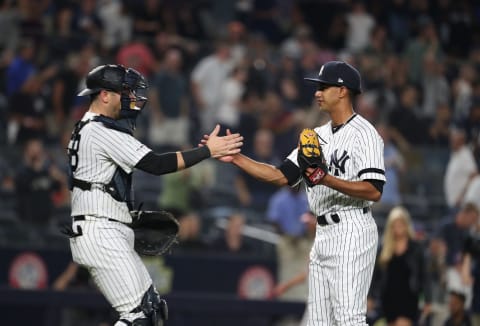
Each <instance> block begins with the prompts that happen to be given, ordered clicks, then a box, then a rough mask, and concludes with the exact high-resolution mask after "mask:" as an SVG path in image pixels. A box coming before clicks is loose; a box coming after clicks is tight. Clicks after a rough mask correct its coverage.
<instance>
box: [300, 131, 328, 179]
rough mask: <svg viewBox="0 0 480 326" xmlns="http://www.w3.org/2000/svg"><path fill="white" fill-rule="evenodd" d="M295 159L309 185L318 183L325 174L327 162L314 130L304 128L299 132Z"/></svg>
mask: <svg viewBox="0 0 480 326" xmlns="http://www.w3.org/2000/svg"><path fill="white" fill-rule="evenodd" d="M297 161H298V165H299V166H300V171H301V173H302V177H303V179H304V180H305V183H306V184H307V186H309V187H313V186H316V185H318V184H319V183H320V181H321V180H322V179H323V178H324V177H325V175H327V173H328V167H327V163H326V161H325V157H324V156H323V151H322V147H321V146H320V142H319V141H318V135H317V133H316V132H315V130H313V129H309V128H305V129H303V131H302V132H301V133H300V139H299V141H298V157H297ZM307 170H308V171H307ZM312 170H313V171H312ZM310 172H311V173H310Z"/></svg>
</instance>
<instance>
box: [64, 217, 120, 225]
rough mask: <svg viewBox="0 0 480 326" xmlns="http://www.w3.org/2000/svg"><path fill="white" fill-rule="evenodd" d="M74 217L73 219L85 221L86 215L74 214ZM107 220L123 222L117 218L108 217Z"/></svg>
mask: <svg viewBox="0 0 480 326" xmlns="http://www.w3.org/2000/svg"><path fill="white" fill-rule="evenodd" d="M72 219H73V221H74V222H77V221H85V220H86V218H85V215H75V216H72ZM107 221H111V222H118V223H123V222H120V221H119V220H116V219H114V218H107Z"/></svg>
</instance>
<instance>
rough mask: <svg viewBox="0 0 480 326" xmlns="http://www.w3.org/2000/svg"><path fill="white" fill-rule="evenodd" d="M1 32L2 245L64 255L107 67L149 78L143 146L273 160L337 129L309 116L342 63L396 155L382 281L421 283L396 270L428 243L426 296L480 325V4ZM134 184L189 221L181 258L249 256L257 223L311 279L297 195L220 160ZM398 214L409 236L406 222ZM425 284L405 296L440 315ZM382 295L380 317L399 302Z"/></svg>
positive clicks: (18, 8) (199, 6) (33, 12)
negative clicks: (72, 150)
mask: <svg viewBox="0 0 480 326" xmlns="http://www.w3.org/2000/svg"><path fill="white" fill-rule="evenodd" d="M0 30H1V31H2V33H1V34H0V148H1V155H0V193H1V196H0V197H1V199H0V208H1V213H0V215H1V218H0V220H1V221H2V226H1V228H0V234H1V235H2V237H0V238H1V239H2V240H1V241H2V245H6V246H8V245H18V244H19V243H24V241H30V240H31V241H34V242H32V243H34V244H37V245H38V244H41V243H44V244H52V243H59V244H60V245H65V242H62V240H58V241H57V242H55V241H53V239H56V238H55V235H56V234H57V233H58V232H57V230H56V227H57V226H58V224H59V223H61V222H65V221H68V218H69V191H68V184H67V179H68V178H67V162H66V159H67V158H66V155H65V150H64V149H65V147H66V144H67V142H68V140H69V137H70V133H71V130H72V126H73V124H74V123H75V122H76V121H77V120H78V119H79V118H80V117H81V116H82V115H83V113H84V112H85V110H86V109H87V106H88V103H87V102H85V99H84V98H80V97H77V96H76V94H77V92H78V91H79V90H80V89H82V88H83V87H84V82H85V75H86V74H87V73H88V71H90V70H91V69H92V68H93V67H95V66H97V65H99V64H105V63H120V64H123V65H125V66H128V67H132V68H135V69H137V70H138V71H140V72H141V73H142V74H144V75H145V76H146V77H147V79H148V81H149V84H150V89H149V102H148V105H147V108H146V109H145V110H144V112H143V113H142V115H141V116H140V117H139V119H138V121H137V129H136V135H137V137H139V138H140V139H141V140H142V141H144V142H145V143H146V144H148V145H149V146H151V148H153V149H155V150H158V151H171V150H177V149H183V148H189V147H192V146H196V145H197V144H198V142H199V140H200V139H201V137H202V135H203V134H204V133H205V132H206V131H209V130H211V129H212V127H213V126H214V124H216V123H220V124H221V126H222V132H225V131H226V129H227V128H228V129H231V130H233V131H237V132H240V133H241V134H242V135H243V136H244V137H245V144H244V147H243V148H242V151H243V152H245V153H246V154H247V155H249V156H250V157H252V158H254V159H257V160H260V161H263V162H268V163H271V164H277V163H279V162H281V160H283V159H284V157H285V156H286V155H287V154H288V153H289V152H290V150H291V149H292V148H293V147H295V146H296V143H297V138H298V134H299V131H300V130H301V129H302V128H304V127H314V126H318V125H320V124H322V123H323V122H324V121H325V119H326V117H325V116H324V115H322V114H321V113H319V112H318V108H317V107H316V104H315V103H313V93H314V91H315V88H314V87H315V86H314V85H310V84H307V83H304V82H303V78H304V77H314V76H316V75H317V74H318V71H319V68H320V67H321V65H322V64H323V63H324V62H326V61H330V60H344V61H347V62H350V63H352V64H353V65H354V66H356V67H357V68H358V69H359V71H360V72H361V74H362V78H363V89H364V93H363V94H362V95H360V96H359V98H358V99H357V101H356V104H355V110H356V112H358V113H359V114H361V115H363V116H364V117H365V118H367V119H368V120H369V121H371V122H372V123H373V124H374V125H375V127H376V128H377V130H378V131H379V132H380V134H381V135H382V137H383V139H384V143H385V165H386V175H387V180H388V182H387V184H386V186H385V189H384V193H383V197H382V200H381V202H380V203H377V204H376V205H375V206H374V210H375V216H376V218H377V219H378V220H377V222H378V224H379V227H380V229H381V230H382V231H383V230H385V232H384V243H383V245H382V249H381V251H379V252H380V256H379V262H380V266H379V270H380V271H382V270H383V273H379V274H383V276H385V273H387V274H389V272H391V275H392V276H391V277H399V276H400V277H406V276H405V275H404V274H401V273H400V272H398V268H400V269H402V268H404V269H406V270H409V267H411V265H412V264H411V263H410V260H409V259H406V260H403V259H400V260H399V261H397V259H396V258H398V257H402V255H403V253H404V252H405V251H407V252H409V251H408V250H407V248H409V247H410V246H408V245H406V243H408V241H407V242H405V239H407V240H408V239H411V240H412V241H413V240H415V241H418V242H419V243H420V244H421V245H420V249H419V250H420V251H421V253H424V254H425V256H426V257H427V258H428V259H427V263H428V264H427V267H426V270H425V271H426V272H427V274H428V275H429V276H430V278H434V279H435V281H436V283H435V284H433V285H432V287H430V290H429V291H433V292H434V294H435V293H436V295H433V299H430V298H429V299H428V300H436V301H434V302H437V303H442V304H446V302H447V301H446V300H447V295H450V297H448V299H449V300H450V310H454V308H453V306H455V302H453V301H455V300H457V301H458V300H460V301H461V302H464V303H465V305H463V304H462V305H461V306H465V307H466V308H465V309H467V310H466V312H467V313H469V314H470V313H471V312H474V313H476V314H477V316H476V318H477V324H475V325H479V324H478V313H480V302H479V298H478V293H480V288H478V282H477V285H476V288H475V289H476V291H473V290H472V289H473V286H474V285H472V284H474V282H473V279H472V277H471V275H470V274H469V273H467V272H466V270H467V269H471V270H474V271H475V272H476V273H477V275H478V269H479V267H478V266H477V265H478V252H476V251H475V250H474V249H475V243H476V242H475V241H474V240H469V241H470V243H474V245H471V246H470V247H469V248H470V249H468V250H467V249H465V248H466V247H465V246H464V242H465V241H464V240H466V239H468V238H472V237H473V239H475V236H473V235H474V234H476V237H477V238H478V223H479V222H478V206H477V205H478V203H479V202H480V176H479V173H478V167H479V163H480V133H479V131H480V5H479V4H478V2H476V1H468V0H456V1H452V0H370V1H357V0H351V1H347V0H344V1H342V0H338V1H328V0H320V1H314V0H303V1H302V0H297V1H294V0H283V1H276V0H237V1H221V0H202V1H185V0H176V1H172V0H142V1H138V0H137V1H136V0H97V1H95V0H70V1H68V0H37V1H31V0H0ZM312 87H313V88H312ZM87 101H88V99H87ZM134 180H135V184H136V187H135V194H136V200H137V202H144V205H145V206H144V207H146V208H149V209H158V208H160V207H161V208H166V209H170V210H172V211H173V212H175V214H176V216H177V217H178V218H179V219H180V221H181V222H182V226H183V227H182V231H181V234H180V237H181V239H184V241H181V243H180V247H183V249H184V250H190V249H192V248H196V249H198V248H204V249H206V248H207V247H208V249H207V250H210V249H211V248H216V249H215V250H218V249H221V250H226V251H229V252H235V251H240V252H244V253H251V252H252V247H251V246H252V245H253V246H254V245H255V243H254V242H253V243H248V241H247V242H246V243H244V242H242V240H239V239H241V238H242V237H243V234H244V233H245V232H244V228H245V227H246V226H248V225H257V226H259V229H260V231H262V232H269V233H272V234H274V235H278V236H279V238H276V239H277V241H272V243H275V244H276V247H275V250H277V252H278V257H279V261H281V262H283V261H288V259H293V258H292V257H294V258H295V259H296V261H297V260H298V261H299V264H298V265H299V266H300V265H302V266H300V267H299V270H298V271H286V270H282V272H281V273H280V274H281V275H284V274H285V275H287V274H288V276H285V277H283V276H282V280H281V281H287V280H288V279H289V278H290V277H292V276H293V275H295V273H296V272H298V273H300V274H301V273H304V269H303V267H304V266H303V262H301V261H302V259H300V258H301V257H300V256H301V255H299V254H298V253H300V252H301V253H302V255H303V254H304V255H305V256H304V257H306V255H307V254H308V243H309V241H311V238H310V233H309V231H308V230H309V228H308V223H306V222H305V220H306V217H305V216H304V215H303V213H305V212H306V211H307V210H308V209H307V208H306V202H305V198H304V197H303V195H302V193H301V190H298V189H296V190H295V189H293V190H287V189H276V188H274V187H272V186H269V185H267V184H264V183H260V182H258V181H257V180H255V179H253V178H251V177H249V176H248V175H246V174H243V173H241V172H239V171H238V170H236V169H235V168H234V167H232V166H230V165H226V164H222V163H219V162H216V161H213V160H209V161H206V162H203V163H202V164H199V165H198V166H196V167H194V168H191V169H189V170H186V171H181V172H178V173H174V174H171V175H166V176H162V177H159V178H155V179H152V178H151V177H149V176H147V175H145V174H143V173H141V172H139V173H135V174H134ZM398 205H402V207H404V208H402V209H403V210H400V211H399V206H398ZM465 210H466V212H465ZM392 215H395V216H401V218H400V220H402V221H404V223H405V225H404V226H403V227H395V226H393V225H396V224H395V222H393V220H394V219H395V218H394V217H392ZM302 216H303V218H302V219H301V217H302ZM410 216H411V218H410ZM465 216H467V217H465ZM218 218H226V220H228V221H229V222H228V223H227V224H223V227H224V229H225V230H226V231H225V235H224V234H223V232H211V228H210V226H211V224H209V223H208V222H207V221H212V220H213V221H214V222H215V223H216V222H217V219H218ZM302 220H303V222H302ZM19 221H20V222H21V223H22V224H21V225H19V224H20V223H19ZM215 223H213V225H214V226H217V224H215ZM444 224H445V225H447V226H445V227H444V226H443V225H444ZM29 226H31V228H30V229H29ZM390 227H391V228H392V229H391V230H390V229H389V228H390ZM397 228H399V229H402V228H403V230H404V231H403V233H402V231H398V230H397ZM475 229H476V230H477V233H475V232H474V230H475ZM19 230H20V231H21V232H19ZM25 230H28V232H27V231H25ZM406 231H408V232H406ZM40 233H41V234H40ZM382 233H383V232H382ZM397 233H399V234H400V235H398V238H399V239H402V240H401V244H400V245H399V248H397V245H396V243H395V241H396V239H397V236H396V234H397ZM472 234H473V235H472ZM262 237H263V236H257V238H262ZM414 247H415V248H417V247H416V246H414ZM464 247H465V248H464ZM467 247H468V246H467ZM189 248H190V249H189ZM281 248H288V249H281ZM292 248H293V249H294V250H297V249H298V251H297V254H295V253H294V254H292V253H291V252H290V251H289V250H292ZM402 248H403V249H402ZM471 248H474V249H471ZM397 249H398V251H397ZM417 249H418V248H417ZM417 249H415V252H417V251H418V250H417ZM477 249H478V248H477ZM402 250H403V251H402ZM422 250H423V251H422ZM253 251H255V250H254V249H253ZM256 252H257V253H258V251H256ZM260 252H262V253H265V252H271V251H269V250H266V251H260ZM462 253H463V254H462ZM465 253H470V254H469V255H466V254H465ZM472 253H473V254H472ZM417 256H418V255H417ZM420 256H422V255H421V254H420ZM288 257H290V258H288ZM299 257H300V258H299ZM465 257H470V258H468V259H464V258H465ZM414 259H416V258H414ZM467 264H468V266H466V265H467ZM280 265H281V266H283V265H289V264H280ZM391 266H397V268H396V269H395V268H392V267H391ZM398 266H400V267H398ZM290 267H291V266H290ZM447 267H448V268H447ZM474 268H476V269H474ZM452 270H453V271H458V272H459V271H463V272H461V273H460V272H459V273H457V274H459V275H461V277H459V281H458V282H457V283H458V284H460V285H461V286H456V287H455V288H452V289H450V288H449V287H448V286H447V283H449V282H450V283H451V282H454V279H455V277H456V276H455V275H456V274H455V273H451V271H452ZM392 271H393V272H392ZM422 272H423V271H419V270H415V271H411V272H410V271H409V272H408V273H407V274H406V275H414V274H416V273H422ZM469 272H470V271H469ZM399 274H401V275H399ZM467 274H468V275H470V278H468V275H467ZM402 275H403V276H402ZM452 275H453V276H452ZM457 276H458V275H457ZM419 277H420V276H419ZM378 279H379V280H383V281H379V282H380V284H382V285H383V286H385V288H383V290H385V291H387V290H388V291H394V292H396V291H399V288H398V286H399V284H401V283H397V287H395V286H394V285H395V284H394V285H391V284H390V283H391V282H392V281H391V279H389V278H388V277H387V278H385V277H382V276H379V277H378ZM477 279H480V276H479V277H478V278H477ZM388 280H389V281H388ZM446 280H448V282H447V281H446ZM404 281H406V282H410V281H411V280H410V279H405V280H404ZM389 282H390V283H389ZM411 282H413V283H415V282H416V283H415V284H417V283H418V284H417V285H419V284H423V285H424V282H422V281H420V279H416V278H415V281H411ZM297 283H298V282H297ZM450 283H449V284H450ZM389 284H390V288H389V287H388V286H389ZM466 284H470V286H466ZM392 286H393V287H392ZM459 287H460V289H459ZM413 289H414V290H415V291H413V294H412V293H404V294H405V296H407V297H406V298H410V297H408V296H409V295H416V294H418V293H420V292H421V293H422V295H423V296H424V297H421V298H415V299H414V301H412V303H417V301H418V300H419V301H418V302H419V303H418V304H417V305H416V306H418V305H420V306H421V302H427V303H429V301H425V300H426V296H425V293H424V292H425V291H423V290H420V288H419V287H416V286H413ZM278 291H279V292H282V293H283V292H285V291H286V290H285V289H283V290H281V291H280V290H278ZM445 291H446V292H445ZM469 291H470V292H469ZM286 292H288V291H286ZM374 292H375V293H376V296H375V295H374V294H372V302H371V303H372V310H371V311H372V315H375V313H374V312H375V311H377V310H375V309H374V308H373V307H374V306H375V304H374V303H375V302H377V303H378V302H380V301H382V300H381V298H382V295H385V293H386V292H384V291H383V292H382V290H379V291H373V292H372V293H374ZM444 292H445V293H444ZM442 293H443V294H442ZM472 294H477V298H476V299H475V295H473V299H472V298H471V296H472ZM435 298H437V299H435ZM439 298H441V299H439ZM374 299H375V300H374ZM412 300H413V299H412ZM383 301H384V300H383ZM391 304H392V305H393V306H395V303H391ZM423 307H424V308H425V309H424V311H425V312H427V310H428V311H433V310H435V309H433V308H432V305H428V304H425V305H424V306H423ZM384 308H385V307H384ZM446 310H447V312H448V309H446ZM392 311H393V312H392ZM392 311H390V312H391V313H392V314H393V315H394V314H395V309H393V310H392ZM444 311H445V309H444ZM382 316H383V315H382ZM417 317H418V316H413V317H412V318H417ZM392 318H393V317H392ZM448 325H460V324H458V323H453V322H452V323H451V324H448ZM462 325H463V324H462ZM465 325H466V324H465Z"/></svg>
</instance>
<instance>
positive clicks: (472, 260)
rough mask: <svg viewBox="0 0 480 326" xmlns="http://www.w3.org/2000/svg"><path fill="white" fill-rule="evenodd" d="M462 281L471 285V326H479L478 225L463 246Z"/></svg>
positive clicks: (479, 242)
mask: <svg viewBox="0 0 480 326" xmlns="http://www.w3.org/2000/svg"><path fill="white" fill-rule="evenodd" d="M462 279H463V281H464V283H466V284H472V287H473V298H472V305H471V313H472V316H471V317H472V325H473V326H480V223H477V224H476V225H475V227H474V229H473V231H472V232H471V233H470V235H469V236H468V238H467V240H466V241H465V244H464V248H463V260H462Z"/></svg>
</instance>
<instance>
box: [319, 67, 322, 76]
mask: <svg viewBox="0 0 480 326" xmlns="http://www.w3.org/2000/svg"><path fill="white" fill-rule="evenodd" d="M322 73H323V66H322V68H320V72H319V73H318V75H319V76H321V75H322Z"/></svg>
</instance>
